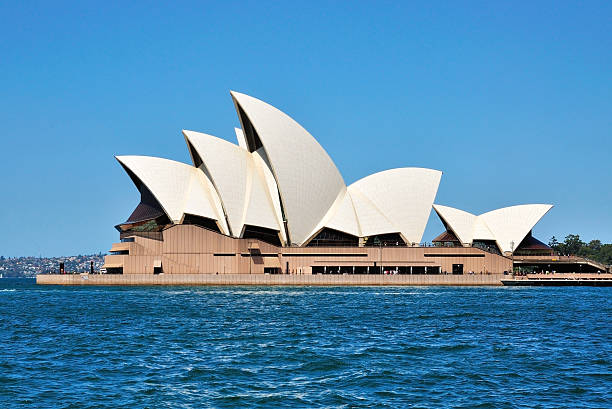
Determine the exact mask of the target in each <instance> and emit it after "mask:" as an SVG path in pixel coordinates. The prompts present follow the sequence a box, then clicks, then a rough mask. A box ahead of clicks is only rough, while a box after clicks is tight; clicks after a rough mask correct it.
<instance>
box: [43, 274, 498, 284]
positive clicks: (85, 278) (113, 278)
mask: <svg viewBox="0 0 612 409" xmlns="http://www.w3.org/2000/svg"><path fill="white" fill-rule="evenodd" d="M504 277H506V278H507V277H508V276H504V275H503V274H490V275H486V274H482V275H481V274H466V275H447V274H440V275H365V274H364V275H360V274H355V275H352V274H351V275H319V274H317V275H282V274H279V275H266V274H218V275H217V274H161V275H152V274H125V275H111V274H93V275H90V274H39V275H37V276H36V283H37V284H43V285H257V286H266V285H271V286H275V285H276V286H301V285H304V286H419V285H422V286H434V285H441V286H483V285H486V286H501V285H502V283H501V280H502V279H503V278H504Z"/></svg>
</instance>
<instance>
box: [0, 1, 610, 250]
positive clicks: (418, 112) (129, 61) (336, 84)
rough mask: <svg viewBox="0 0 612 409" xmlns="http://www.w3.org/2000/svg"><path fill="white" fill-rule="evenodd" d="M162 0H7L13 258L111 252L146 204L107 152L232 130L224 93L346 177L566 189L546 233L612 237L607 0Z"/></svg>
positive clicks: (463, 194)
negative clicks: (256, 101)
mask: <svg viewBox="0 0 612 409" xmlns="http://www.w3.org/2000/svg"><path fill="white" fill-rule="evenodd" d="M151 3H152V2H142V3H138V2H131V3H130V4H128V2H97V3H96V2H74V3H68V2H60V1H57V2H56V1H54V2H2V3H1V4H0V59H1V60H0V61H1V63H0V85H1V89H2V92H1V93H0V135H1V138H2V153H3V155H2V161H0V175H2V176H1V178H2V179H1V181H2V189H1V190H0V225H1V226H2V233H1V236H0V255H5V256H18V255H43V256H44V255H49V256H51V255H57V256H59V255H70V254H85V253H92V252H99V251H107V250H108V249H109V248H110V245H111V243H112V242H114V241H116V240H117V239H118V234H117V232H116V231H115V229H114V228H113V226H114V225H115V224H117V223H119V222H122V221H124V220H125V219H126V218H127V216H128V215H129V214H130V213H131V211H132V209H133V208H134V207H135V206H136V204H137V203H138V201H139V194H138V192H137V190H136V189H135V187H134V186H133V185H132V182H131V181H130V179H129V177H127V175H126V174H124V172H123V170H122V169H121V168H120V166H119V165H118V164H117V163H116V162H115V160H114V158H113V155H116V154H117V155H119V154H143V155H155V156H162V157H166V158H170V159H175V160H179V161H183V162H189V154H188V152H187V149H186V146H185V143H184V140H183V137H182V135H181V132H180V131H181V129H191V130H195V131H201V132H206V133H211V134H213V135H217V136H220V137H223V138H226V139H229V140H232V141H233V140H234V137H233V127H234V126H239V122H238V119H237V117H236V114H235V111H234V107H233V104H232V101H231V98H230V96H229V90H230V89H233V90H236V91H240V92H244V93H247V94H250V95H253V96H256V97H258V98H260V99H262V100H264V101H267V102H269V103H271V104H273V105H275V106H277V107H278V108H280V109H282V110H283V111H285V112H287V113H288V114H289V115H291V116H292V117H293V118H295V119H296V120H297V121H298V122H300V123H301V124H302V125H303V126H304V127H305V128H306V129H308V130H309V131H310V133H311V134H313V135H314V136H315V137H316V138H317V139H318V141H319V142H320V143H321V145H322V146H323V147H324V148H325V149H326V150H327V151H328V152H329V154H330V156H331V157H332V158H333V159H334V161H335V163H336V165H337V166H338V168H339V169H340V171H341V173H342V174H343V176H344V178H345V181H346V182H347V184H348V183H351V182H353V181H355V180H357V179H359V178H361V177H364V176H366V175H368V174H370V173H373V172H377V171H381V170H384V169H388V168H394V167H401V166H420V167H428V168H434V169H439V170H442V171H443V172H444V174H443V176H442V182H441V184H440V189H439V191H438V196H437V198H436V202H437V203H440V204H444V205H449V206H453V207H458V208H460V209H464V210H467V211H470V212H473V213H481V212H485V211H488V210H492V209H495V208H498V207H503V206H508V205H513V204H521V203H553V204H554V205H555V207H554V208H553V209H552V210H551V212H550V213H549V214H548V215H547V216H546V217H545V218H544V219H542V221H541V222H540V223H539V224H538V225H537V226H536V228H535V230H534V234H535V235H536V237H539V238H540V239H542V240H543V241H548V239H549V238H550V237H551V236H552V235H555V236H557V237H558V238H562V237H564V236H565V235H566V234H569V233H577V234H580V235H581V237H582V238H583V239H585V240H590V239H593V238H599V239H601V240H602V241H605V242H612V205H611V203H612V193H611V191H610V184H611V183H610V181H611V176H612V160H611V158H612V156H611V148H612V141H611V137H612V35H610V27H611V22H612V3H610V2H604V1H601V2H580V3H579V2H565V1H551V2H546V1H539V2H526V1H525V2H516V1H514V2H497V1H495V2H491V1H482V2H478V1H472V2H462V3H459V2H440V3H435V4H434V2H425V3H422V4H411V3H410V2H382V1H372V2H315V1H307V2H284V3H281V2H264V1H253V2H226V1H224V2H216V3H213V2H193V3H190V2H176V4H170V3H168V4H166V5H162V4H151ZM441 231H442V225H441V223H440V222H439V221H438V219H437V217H436V216H435V214H433V212H432V216H431V217H430V222H429V224H428V227H427V230H426V232H425V236H424V239H425V240H431V239H432V238H433V237H435V236H436V235H437V234H438V233H440V232H441Z"/></svg>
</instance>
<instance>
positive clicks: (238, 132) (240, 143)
mask: <svg viewBox="0 0 612 409" xmlns="http://www.w3.org/2000/svg"><path fill="white" fill-rule="evenodd" d="M234 132H235V133H236V139H237V140H238V146H240V147H241V148H242V149H249V147H248V146H247V143H246V139H244V132H242V129H240V128H234Z"/></svg>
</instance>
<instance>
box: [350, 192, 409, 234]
mask: <svg viewBox="0 0 612 409" xmlns="http://www.w3.org/2000/svg"><path fill="white" fill-rule="evenodd" d="M351 186H352V185H351ZM351 186H349V187H348V192H349V194H350V196H351V200H352V202H353V207H354V209H355V214H356V215H357V220H358V223H359V232H360V234H359V236H360V237H368V236H374V235H377V234H385V233H398V232H399V228H398V227H397V226H395V225H394V224H393V223H392V222H391V220H389V219H388V218H387V216H385V215H384V214H383V212H381V211H380V209H378V208H377V207H376V205H374V203H372V202H371V201H370V199H368V197H367V196H365V195H364V194H363V193H361V192H360V191H359V190H357V189H355V188H352V187H351Z"/></svg>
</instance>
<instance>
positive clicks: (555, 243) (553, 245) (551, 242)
mask: <svg viewBox="0 0 612 409" xmlns="http://www.w3.org/2000/svg"><path fill="white" fill-rule="evenodd" d="M548 247H550V248H551V249H553V250H554V251H557V252H558V251H559V242H558V241H557V238H556V237H555V236H552V237H551V238H550V240H549V241H548Z"/></svg>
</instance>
